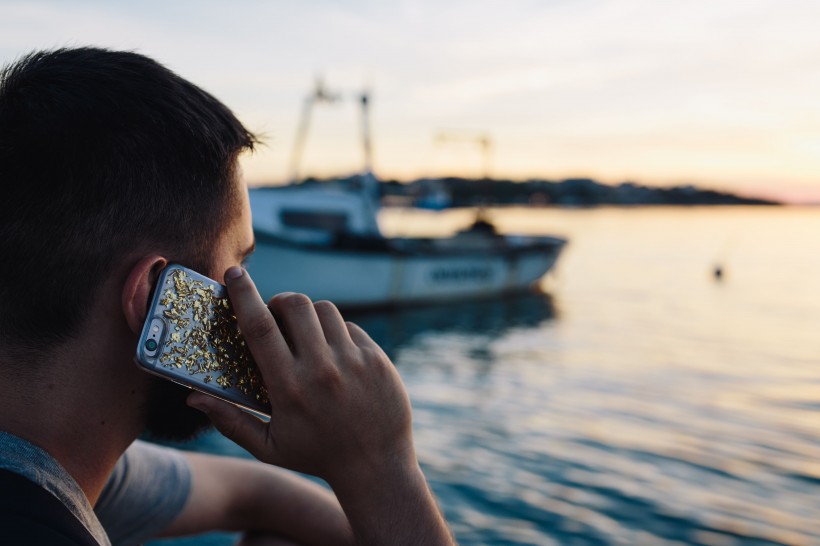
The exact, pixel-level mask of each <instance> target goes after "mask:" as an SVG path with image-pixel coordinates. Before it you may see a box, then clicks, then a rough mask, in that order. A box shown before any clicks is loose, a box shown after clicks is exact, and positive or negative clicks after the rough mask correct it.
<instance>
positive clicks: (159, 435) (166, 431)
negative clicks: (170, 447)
mask: <svg viewBox="0 0 820 546" xmlns="http://www.w3.org/2000/svg"><path fill="white" fill-rule="evenodd" d="M189 394H191V389H188V388H187V387H183V386H182V385H177V384H176V383H173V382H171V381H168V380H166V379H161V378H159V377H150V378H149V383H148V399H147V402H146V406H145V433H146V434H148V436H150V437H151V438H155V439H157V440H165V441H170V442H187V441H189V440H193V439H194V438H196V437H197V436H198V435H199V434H201V433H202V432H204V431H205V430H207V429H209V428H210V427H211V421H210V420H209V419H208V416H207V415H205V414H204V413H202V412H201V411H199V410H196V409H194V408H192V407H190V406H188V405H187V404H186V403H185V400H186V399H187V398H188V395H189Z"/></svg>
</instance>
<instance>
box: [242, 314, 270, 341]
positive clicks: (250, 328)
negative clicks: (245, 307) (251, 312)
mask: <svg viewBox="0 0 820 546" xmlns="http://www.w3.org/2000/svg"><path fill="white" fill-rule="evenodd" d="M273 331H274V322H273V317H272V316H270V315H264V314H263V315H257V316H255V317H253V318H252V319H250V320H249V321H248V323H247V325H246V327H245V328H244V332H243V333H244V334H245V336H246V337H250V338H255V339H263V338H266V337H270V336H271V335H272V334H273Z"/></svg>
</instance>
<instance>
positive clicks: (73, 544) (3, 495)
mask: <svg viewBox="0 0 820 546" xmlns="http://www.w3.org/2000/svg"><path fill="white" fill-rule="evenodd" d="M0 539H2V542H3V543H4V544H19V545H29V544H31V545H34V544H49V545H54V546H98V543H97V541H96V540H94V537H92V536H91V534H90V533H89V532H88V531H87V530H86V529H85V527H83V525H82V523H80V521H79V520H78V519H77V518H76V517H74V515H73V514H72V513H71V512H70V511H69V510H68V508H67V507H66V506H65V505H64V504H63V503H62V502H60V501H59V500H58V499H57V498H56V497H55V496H54V495H52V494H51V493H49V492H48V491H46V490H45V489H43V488H41V487H40V486H38V485H37V484H35V483H34V482H32V481H31V480H29V479H28V478H25V477H23V476H21V475H19V474H16V473H14V472H11V471H9V470H1V469H0Z"/></svg>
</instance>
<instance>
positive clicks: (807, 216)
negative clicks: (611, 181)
mask: <svg viewBox="0 0 820 546" xmlns="http://www.w3.org/2000/svg"><path fill="white" fill-rule="evenodd" d="M459 214H462V213H459V212H456V213H454V214H453V215H451V216H446V215H445V216H442V217H437V223H436V225H430V224H429V216H428V215H425V214H420V215H418V216H416V217H414V216H412V215H410V214H408V213H406V212H401V213H396V216H395V217H393V218H389V217H388V218H386V219H384V220H385V223H386V224H387V227H388V228H389V230H392V231H393V232H397V231H402V229H403V230H404V232H405V233H407V232H410V231H413V230H416V232H430V231H433V230H435V229H441V225H442V224H447V222H453V228H455V227H457V226H456V225H455V224H456V223H457V222H455V221H454V219H455V220H458V218H459V216H458V215H459ZM495 214H496V217H497V218H496V219H497V220H498V221H499V223H500V224H501V226H502V228H505V229H516V230H528V231H536V232H537V231H541V232H545V231H547V232H549V231H557V232H559V233H562V234H565V235H567V236H568V237H569V238H570V241H571V243H570V245H569V247H568V248H567V251H566V254H565V255H564V256H563V257H562V259H561V261H560V262H559V270H558V271H557V276H556V277H555V278H553V279H551V280H550V281H549V282H547V283H545V286H547V287H548V292H549V293H550V294H552V296H551V297H550V296H545V295H533V294H530V295H524V296H520V297H515V298H507V299H504V300H501V301H494V302H490V301H487V302H473V303H462V304H454V305H447V306H439V307H429V308H416V309H406V310H401V311H393V312H388V313H382V314H367V315H357V316H351V317H349V318H352V319H353V320H355V321H357V322H359V323H360V324H361V325H362V326H363V327H364V328H365V330H367V331H368V332H369V333H370V334H371V335H372V336H373V337H374V338H376V339H377V340H378V341H379V342H381V343H383V344H384V345H385V346H386V348H387V350H388V352H389V353H390V355H391V357H392V358H393V359H394V361H395V363H396V366H397V367H398V369H399V371H400V373H401V375H402V377H403V379H404V381H405V383H406V385H407V387H408V390H409V391H410V396H411V400H412V403H413V417H414V429H415V434H416V446H417V450H418V453H419V457H420V460H421V463H422V466H423V467H424V469H425V472H426V473H427V475H428V477H429V479H430V481H431V484H432V487H433V489H434V490H435V492H436V494H437V496H438V498H439V499H440V502H441V505H442V508H443V510H444V512H445V513H446V515H447V518H448V520H449V521H450V523H451V524H452V526H453V529H454V531H455V533H456V535H457V538H458V539H459V541H460V542H461V544H463V545H478V544H539V545H540V544H652V545H654V544H661V545H671V544H704V545H714V546H723V545H770V544H820V367H818V364H819V363H820V335H818V328H820V214H817V213H816V212H815V211H813V210H787V209H767V210H763V209H732V210H726V209H646V210H593V211H553V210H548V211H537V210H532V211H509V212H495ZM425 222H428V223H425ZM400 228H401V229H400ZM727 241H729V242H727ZM716 259H720V260H721V261H722V262H723V263H724V265H725V268H726V275H725V277H724V279H723V281H722V282H720V283H716V282H715V280H714V278H713V277H712V275H711V273H712V267H713V265H714V263H715V260H716ZM556 309H558V310H559V311H556ZM202 442H203V443H201V444H200V445H201V446H202V447H203V448H204V449H206V450H213V451H223V452H225V451H230V450H235V448H233V447H230V446H231V444H229V443H228V442H226V441H224V440H222V439H220V438H219V437H217V436H209V437H206V438H205V439H203V441H202ZM189 544H194V543H189ZM196 544H201V543H200V542H197V543H196ZM220 544H224V542H222V543H220Z"/></svg>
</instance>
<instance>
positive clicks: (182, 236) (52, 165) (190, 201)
mask: <svg viewBox="0 0 820 546" xmlns="http://www.w3.org/2000/svg"><path fill="white" fill-rule="evenodd" d="M255 141H256V139H255V137H254V136H253V135H252V134H251V133H250V132H248V130H247V129H245V128H244V127H243V126H242V124H241V123H240V122H239V121H238V120H237V119H236V117H235V116H234V115H233V113H231V111H230V110H229V109H228V108H227V107H225V106H224V105H223V104H222V103H220V102H219V101H218V100H216V99H215V98H214V97H212V96H211V95H209V94H208V93H206V92H205V91H203V90H202V89H200V88H198V87H197V86H195V85H193V84H192V83H190V82H188V81H186V80H184V79H182V78H181V77H179V76H178V75H176V74H174V73H173V72H171V71H170V70H168V69H167V68H165V67H163V66H162V65H160V64H159V63H157V62H156V61H154V60H152V59H149V58H147V57H145V56H143V55H139V54H137V53H132V52H121V51H110V50H106V49H98V48H76V49H58V50H54V51H40V52H34V53H30V54H28V55H26V56H24V57H22V58H21V59H19V60H17V61H16V62H14V63H13V64H11V65H9V66H7V67H5V68H4V69H2V71H0V187H1V188H2V190H0V191H2V193H1V194H0V351H14V352H17V351H19V350H21V349H25V350H26V351H29V350H34V351H36V352H38V353H41V352H42V351H44V350H47V349H49V348H51V347H53V346H54V345H56V344H57V343H59V342H61V341H63V340H66V339H68V338H70V337H71V335H72V334H73V333H74V332H75V331H76V329H77V328H78V327H79V325H80V324H82V322H83V320H84V319H85V318H86V316H87V314H88V310H89V308H90V307H91V302H92V298H93V297H94V294H95V292H96V291H97V289H98V287H99V286H100V285H101V284H102V283H103V282H104V281H105V280H106V279H107V277H108V276H109V274H110V273H111V271H112V270H113V268H114V267H116V266H117V265H119V264H120V263H121V262H122V260H123V259H124V258H126V257H127V256H128V255H129V254H131V253H133V252H135V251H137V250H139V249H140V248H144V247H145V246H146V245H154V246H158V247H160V248H162V249H164V250H165V251H166V252H169V253H170V257H171V258H172V259H175V260H177V261H180V262H182V263H189V264H210V249H211V245H212V244H213V243H214V242H215V241H216V240H217V238H218V237H219V235H220V233H221V232H222V230H224V229H225V227H226V225H227V222H228V220H229V219H230V218H231V217H232V216H233V214H234V213H235V211H236V210H238V209H237V207H238V203H239V201H238V199H237V194H236V191H237V188H236V184H235V182H234V172H233V171H234V165H235V162H236V157H237V155H238V154H239V153H240V152H241V151H243V150H245V149H252V148H253V145H254V143H255ZM201 266H202V265H200V267H201ZM32 356H33V355H32Z"/></svg>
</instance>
